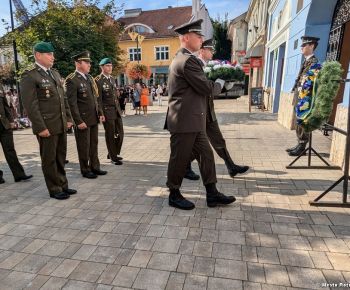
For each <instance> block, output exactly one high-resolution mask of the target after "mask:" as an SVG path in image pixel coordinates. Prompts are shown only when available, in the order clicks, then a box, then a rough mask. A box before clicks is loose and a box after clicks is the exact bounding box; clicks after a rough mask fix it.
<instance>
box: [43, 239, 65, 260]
mask: <svg viewBox="0 0 350 290" xmlns="http://www.w3.org/2000/svg"><path fill="white" fill-rule="evenodd" d="M68 246H69V244H68V243H66V242H59V241H48V242H47V243H46V244H45V245H44V246H42V247H41V248H40V249H39V250H38V251H37V252H36V254H38V255H43V256H52V257H56V256H59V255H60V254H61V253H62V252H63V251H64V250H65V249H66V248H67V247H68Z"/></svg>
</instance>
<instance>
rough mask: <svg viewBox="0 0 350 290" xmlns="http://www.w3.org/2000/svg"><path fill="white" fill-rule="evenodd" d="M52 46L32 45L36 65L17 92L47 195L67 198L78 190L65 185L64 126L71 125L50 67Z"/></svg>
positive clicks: (58, 79) (57, 79)
mask: <svg viewBox="0 0 350 290" xmlns="http://www.w3.org/2000/svg"><path fill="white" fill-rule="evenodd" d="M53 53H54V48H53V46H52V44H51V43H49V42H39V43H37V44H36V45H35V46H34V58H35V66H34V67H33V68H32V69H30V70H27V71H25V72H24V73H23V75H22V78H21V81H20V92H21V95H22V99H23V105H24V108H25V109H26V111H27V114H28V117H29V119H30V121H31V122H32V129H33V133H34V134H35V135H36V136H37V139H38V141H39V146H40V156H41V165H42V170H43V174H44V177H45V182H46V186H47V188H48V190H49V193H50V197H52V198H56V199H67V198H69V196H70V195H71V194H75V193H76V192H77V191H76V190H74V189H70V188H68V181H67V177H66V172H65V170H64V163H65V160H66V154H67V134H66V130H67V128H68V127H71V126H72V120H71V116H70V111H69V106H68V103H67V99H66V98H65V92H64V88H63V85H62V83H61V76H60V74H59V73H58V71H56V70H54V69H52V66H53V63H54V60H55V58H54V54H53Z"/></svg>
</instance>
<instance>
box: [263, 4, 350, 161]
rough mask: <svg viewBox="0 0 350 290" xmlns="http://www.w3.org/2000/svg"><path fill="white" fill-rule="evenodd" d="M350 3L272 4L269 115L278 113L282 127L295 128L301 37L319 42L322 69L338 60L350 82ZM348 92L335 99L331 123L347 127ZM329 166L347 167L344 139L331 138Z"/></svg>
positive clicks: (344, 89)
mask: <svg viewBox="0 0 350 290" xmlns="http://www.w3.org/2000/svg"><path fill="white" fill-rule="evenodd" d="M349 11H350V0H327V1H323V0H273V1H271V4H270V5H269V9H268V28H267V35H268V41H267V43H266V51H265V59H266V62H265V76H264V80H263V84H264V87H265V89H266V90H267V91H269V92H270V104H271V106H270V109H271V110H272V111H273V112H275V113H278V121H279V122H280V123H281V124H282V125H283V126H285V127H287V128H293V127H294V107H293V104H292V101H293V93H291V90H292V87H293V85H294V81H295V78H296V76H297V75H298V72H299V69H300V66H301V64H302V62H303V57H302V54H301V50H300V44H301V39H300V38H301V36H303V35H308V36H315V37H319V38H320V41H319V45H318V47H317V49H316V51H315V55H316V56H317V58H318V59H319V61H320V62H321V63H322V62H324V61H326V60H337V61H339V62H340V63H341V65H342V67H343V69H344V75H343V77H344V78H345V77H347V75H348V76H349V61H350V13H349ZM349 87H350V85H349V84H347V85H344V84H342V85H341V87H340V90H339V92H338V94H337V96H336V97H335V100H334V107H333V112H332V115H331V117H330V120H329V122H330V123H332V124H335V126H337V127H341V128H345V127H346V116H347V110H348V106H349V96H348V95H349ZM265 97H266V96H265ZM332 138H333V141H332V149H331V160H332V161H333V162H335V163H336V164H338V165H341V164H342V163H343V158H344V157H343V153H344V146H345V138H344V136H341V135H340V134H339V133H336V132H333V137H332Z"/></svg>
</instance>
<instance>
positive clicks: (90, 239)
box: [82, 232, 105, 245]
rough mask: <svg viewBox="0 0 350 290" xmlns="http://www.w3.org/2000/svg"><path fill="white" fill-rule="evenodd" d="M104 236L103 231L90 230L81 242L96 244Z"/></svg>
mask: <svg viewBox="0 0 350 290" xmlns="http://www.w3.org/2000/svg"><path fill="white" fill-rule="evenodd" d="M104 236H105V233H100V232H91V233H90V234H89V235H88V236H87V237H86V239H85V240H84V241H83V242H82V243H83V244H87V245H97V244H98V242H99V241H100V240H101V239H102V238H103V237H104Z"/></svg>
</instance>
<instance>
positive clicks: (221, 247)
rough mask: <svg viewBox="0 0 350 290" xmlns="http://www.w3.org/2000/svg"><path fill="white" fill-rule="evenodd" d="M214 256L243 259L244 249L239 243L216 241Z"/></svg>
mask: <svg viewBox="0 0 350 290" xmlns="http://www.w3.org/2000/svg"><path fill="white" fill-rule="evenodd" d="M212 257H214V258H222V259H232V260H242V250H241V246H239V245H232V244H222V243H214V244H213V251H212Z"/></svg>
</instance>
